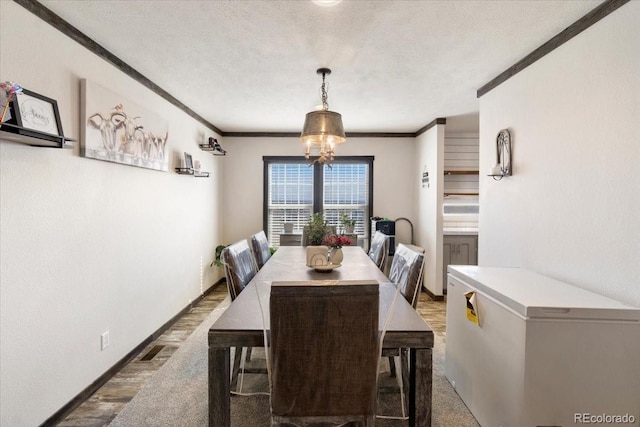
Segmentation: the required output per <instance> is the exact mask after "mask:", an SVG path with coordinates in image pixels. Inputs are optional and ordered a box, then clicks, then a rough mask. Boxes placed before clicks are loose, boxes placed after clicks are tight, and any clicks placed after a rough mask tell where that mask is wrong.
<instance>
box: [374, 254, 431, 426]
mask: <svg viewBox="0 0 640 427" xmlns="http://www.w3.org/2000/svg"><path fill="white" fill-rule="evenodd" d="M422 252H424V249H422V248H419V247H417V246H411V247H409V246H407V245H404V244H402V243H400V244H398V246H397V248H396V250H395V253H394V255H393V261H392V262H391V267H390V269H389V281H390V282H391V283H393V284H394V285H395V286H396V287H397V288H398V291H399V292H400V295H402V296H403V297H404V299H405V300H406V301H407V302H408V303H409V304H411V307H413V308H414V309H415V308H416V307H417V305H418V293H419V291H420V286H421V282H422V271H423V269H424V254H423V253H422ZM382 356H383V357H388V358H389V372H390V375H391V376H396V362H399V365H400V376H399V386H400V389H401V399H402V400H403V403H402V405H403V416H402V417H401V418H405V415H404V412H405V411H404V410H405V409H406V405H405V402H404V401H405V398H404V396H406V392H407V391H408V385H407V379H408V376H409V368H408V366H409V360H408V357H407V350H406V349H401V348H395V349H384V350H383V352H382Z"/></svg>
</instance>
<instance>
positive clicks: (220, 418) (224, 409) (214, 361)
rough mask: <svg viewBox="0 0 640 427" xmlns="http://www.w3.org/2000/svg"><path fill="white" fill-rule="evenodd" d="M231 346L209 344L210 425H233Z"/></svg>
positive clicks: (215, 426)
mask: <svg viewBox="0 0 640 427" xmlns="http://www.w3.org/2000/svg"><path fill="white" fill-rule="evenodd" d="M230 354H231V351H230V349H229V347H211V346H209V426H210V427H229V426H230V425H231V390H230V385H229V376H230V369H229V363H230Z"/></svg>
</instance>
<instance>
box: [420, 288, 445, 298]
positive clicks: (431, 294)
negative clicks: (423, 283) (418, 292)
mask: <svg viewBox="0 0 640 427" xmlns="http://www.w3.org/2000/svg"><path fill="white" fill-rule="evenodd" d="M422 290H423V291H425V292H426V294H427V295H429V298H431V299H432V300H434V301H444V295H436V294H434V293H433V292H431V291H430V290H429V289H427V288H424V287H423V288H422Z"/></svg>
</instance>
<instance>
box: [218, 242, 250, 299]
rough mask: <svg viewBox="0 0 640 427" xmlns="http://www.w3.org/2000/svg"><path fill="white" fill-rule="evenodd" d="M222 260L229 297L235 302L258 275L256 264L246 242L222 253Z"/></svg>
mask: <svg viewBox="0 0 640 427" xmlns="http://www.w3.org/2000/svg"><path fill="white" fill-rule="evenodd" d="M220 258H221V259H222V262H223V264H224V273H225V275H226V277H227V287H228V288H229V295H230V296H231V300H232V301H233V300H234V299H236V298H237V297H238V295H240V292H242V290H243V289H244V288H245V286H247V285H248V284H249V282H250V281H251V279H253V276H255V275H256V273H257V271H256V264H255V262H254V260H253V255H251V250H250V249H249V245H248V244H247V241H246V240H241V241H239V242H237V243H234V244H233V245H229V246H227V247H226V248H224V250H223V251H222V254H220Z"/></svg>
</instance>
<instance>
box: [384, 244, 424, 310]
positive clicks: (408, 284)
mask: <svg viewBox="0 0 640 427" xmlns="http://www.w3.org/2000/svg"><path fill="white" fill-rule="evenodd" d="M423 264H424V255H423V254H421V253H418V252H416V251H414V250H412V249H410V248H409V247H407V246H405V245H403V244H402V243H400V244H398V247H397V248H396V251H395V254H394V255H393V262H392V263H391V268H390V269H389V280H390V281H391V282H392V283H395V284H396V286H398V287H399V288H400V293H401V294H402V296H403V297H404V299H405V300H407V302H408V303H409V304H411V306H412V307H413V308H416V305H417V304H418V291H419V290H420V281H421V279H422V266H423Z"/></svg>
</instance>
